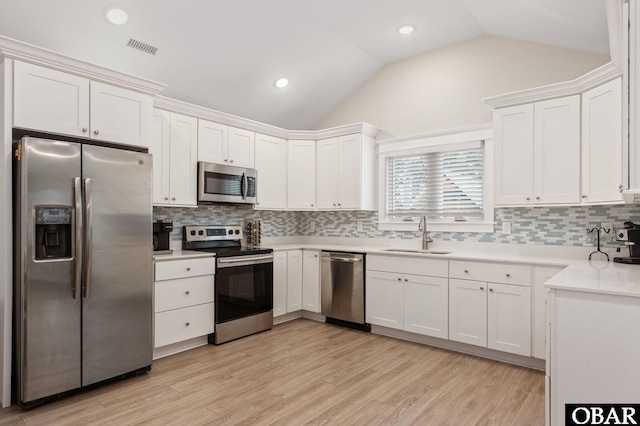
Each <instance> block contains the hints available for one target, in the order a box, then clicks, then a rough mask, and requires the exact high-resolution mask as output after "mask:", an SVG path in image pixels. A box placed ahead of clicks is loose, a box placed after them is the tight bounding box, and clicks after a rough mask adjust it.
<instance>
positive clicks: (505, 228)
mask: <svg viewBox="0 0 640 426" xmlns="http://www.w3.org/2000/svg"><path fill="white" fill-rule="evenodd" d="M502 233H503V234H505V235H510V234H511V222H502Z"/></svg>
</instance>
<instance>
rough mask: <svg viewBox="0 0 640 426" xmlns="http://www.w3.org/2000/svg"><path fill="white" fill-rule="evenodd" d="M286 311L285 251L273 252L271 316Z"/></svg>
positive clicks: (282, 313)
mask: <svg viewBox="0 0 640 426" xmlns="http://www.w3.org/2000/svg"><path fill="white" fill-rule="evenodd" d="M286 313H287V252H286V251H276V252H274V253H273V316H274V317H277V316H280V315H284V314H286Z"/></svg>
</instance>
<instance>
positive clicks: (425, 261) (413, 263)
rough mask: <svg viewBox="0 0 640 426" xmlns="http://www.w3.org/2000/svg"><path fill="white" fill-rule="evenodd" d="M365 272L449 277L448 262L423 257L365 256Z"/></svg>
mask: <svg viewBox="0 0 640 426" xmlns="http://www.w3.org/2000/svg"><path fill="white" fill-rule="evenodd" d="M367 270H374V271H383V272H397V273H398V274H412V275H428V276H431V277H443V278H447V277H448V276H449V261H447V260H440V259H429V258H424V257H420V258H417V257H408V256H383V255H375V254H370V255H367Z"/></svg>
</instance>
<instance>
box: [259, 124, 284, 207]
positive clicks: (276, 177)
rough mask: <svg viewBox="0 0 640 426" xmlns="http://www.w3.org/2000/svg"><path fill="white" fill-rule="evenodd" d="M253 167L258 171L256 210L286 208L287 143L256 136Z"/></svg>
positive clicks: (265, 136) (272, 138)
mask: <svg viewBox="0 0 640 426" xmlns="http://www.w3.org/2000/svg"><path fill="white" fill-rule="evenodd" d="M255 139H256V140H255V166H256V170H257V171H258V187H257V195H258V199H257V202H256V205H255V208H256V209H271V210H278V209H281V210H283V209H286V208H287V141H286V140H285V139H280V138H276V137H273V136H267V135H261V134H256V138H255Z"/></svg>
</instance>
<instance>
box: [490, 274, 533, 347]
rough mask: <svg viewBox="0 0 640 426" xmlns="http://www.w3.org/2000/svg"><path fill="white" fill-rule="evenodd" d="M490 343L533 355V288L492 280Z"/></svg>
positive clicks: (493, 345)
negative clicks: (498, 282)
mask: <svg viewBox="0 0 640 426" xmlns="http://www.w3.org/2000/svg"><path fill="white" fill-rule="evenodd" d="M488 286H489V296H488V305H487V347H488V348H490V349H496V350H499V351H505V352H510V353H514V354H518V355H522V356H531V289H530V288H529V287H521V286H515V285H505V284H495V283H489V284H488Z"/></svg>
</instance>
